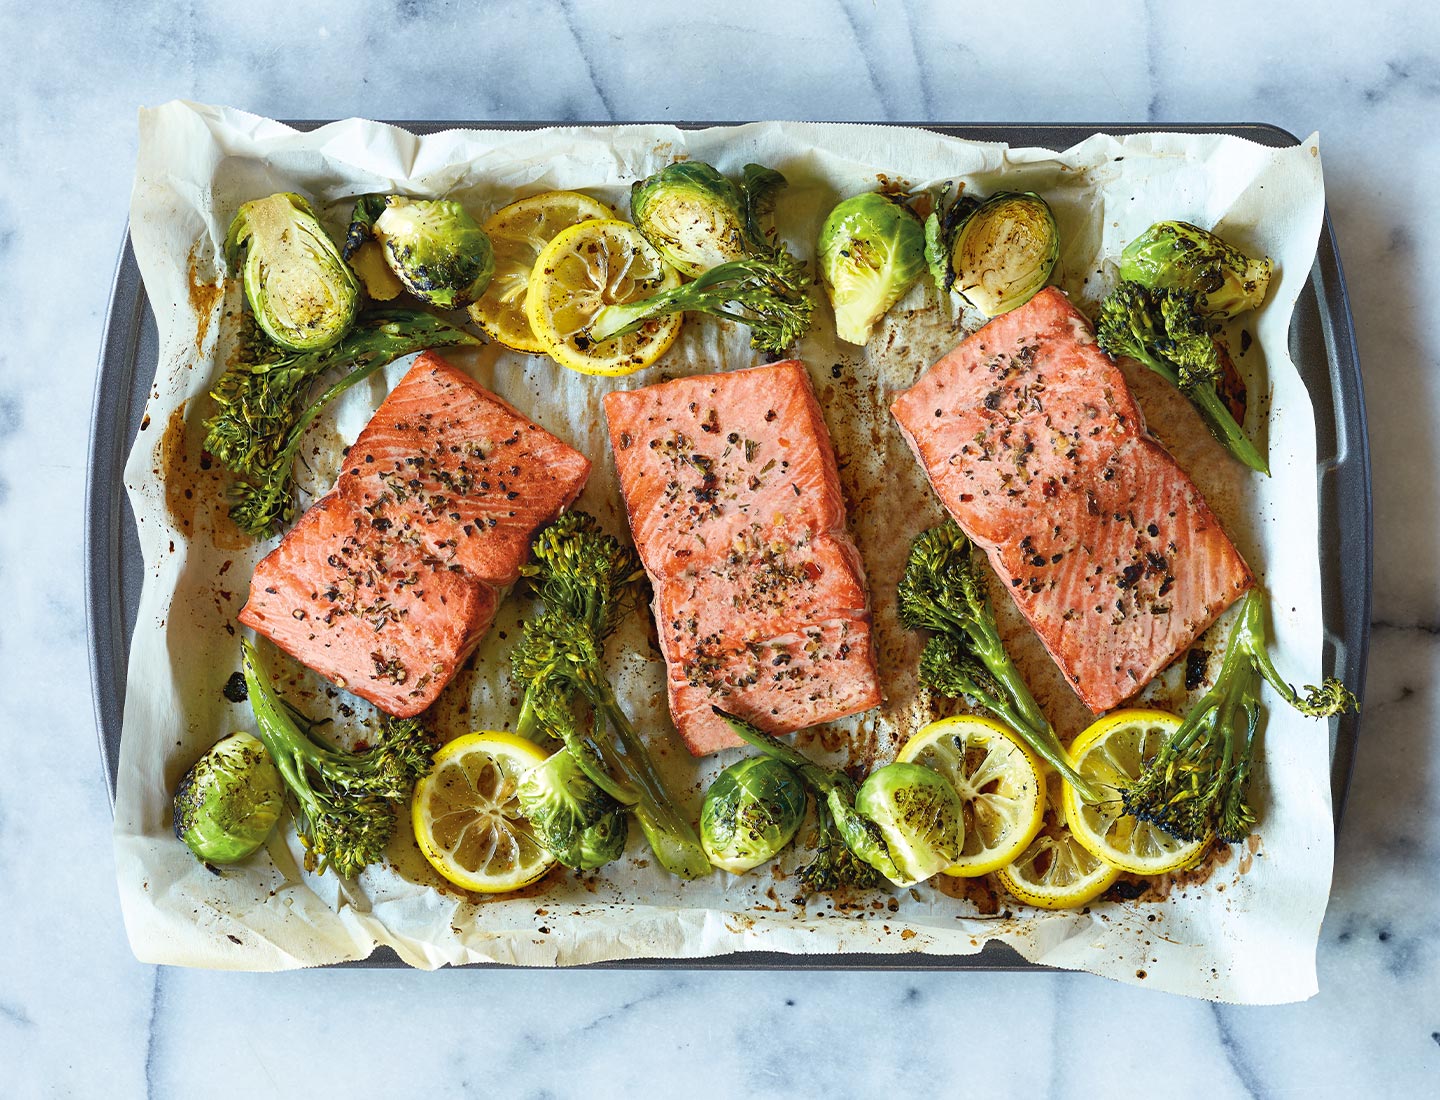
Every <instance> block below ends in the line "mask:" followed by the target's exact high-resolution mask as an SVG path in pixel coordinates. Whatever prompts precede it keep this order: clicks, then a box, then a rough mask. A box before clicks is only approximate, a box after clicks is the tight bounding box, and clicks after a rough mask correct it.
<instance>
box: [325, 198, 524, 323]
mask: <svg viewBox="0 0 1440 1100" xmlns="http://www.w3.org/2000/svg"><path fill="white" fill-rule="evenodd" d="M372 237H373V239H374V240H376V241H378V242H379V244H380V247H381V249H382V250H383V252H384V254H385V262H386V263H387V264H388V265H389V267H390V270H391V271H392V272H394V273H395V275H396V277H397V278H399V280H400V281H401V282H402V283H403V284H404V285H405V289H406V290H408V291H409V292H410V293H411V294H413V295H414V296H415V297H416V298H419V299H420V300H421V301H422V302H427V303H429V304H430V305H432V306H438V307H439V308H441V309H459V308H460V307H462V306H467V305H469V304H470V303H471V302H473V301H474V300H475V299H476V298H478V297H480V295H482V294H484V293H485V288H486V287H487V286H489V285H490V279H491V278H492V277H493V276H494V274H495V251H494V249H493V248H492V247H491V244H490V238H489V236H487V235H486V233H485V230H484V229H482V228H481V227H480V223H479V222H477V221H476V220H475V219H474V218H472V217H471V216H470V214H469V212H467V211H466V209H465V208H464V207H463V206H461V205H460V204H459V203H458V202H448V201H445V200H442V199H408V198H405V197H403V196H401V195H384V196H380V195H366V196H363V197H362V198H360V199H358V200H357V201H356V203H355V212H354V214H353V215H352V217H351V219H350V230H349V232H348V233H347V234H346V237H345V258H346V259H352V258H357V257H358V256H360V255H362V254H363V249H364V247H365V244H366V242H367V241H368V240H370V239H371V238H372ZM357 262H363V261H362V260H359V259H358V258H357ZM377 283H378V281H377ZM382 293H383V291H382Z"/></svg>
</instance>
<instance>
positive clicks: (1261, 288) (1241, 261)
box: [1120, 222, 1274, 318]
mask: <svg viewBox="0 0 1440 1100" xmlns="http://www.w3.org/2000/svg"><path fill="white" fill-rule="evenodd" d="M1273 268H1274V265H1273V264H1272V263H1271V261H1270V259H1269V257H1262V258H1261V259H1258V260H1252V259H1251V258H1250V257H1249V256H1247V255H1245V253H1243V252H1241V251H1240V250H1239V249H1238V248H1232V247H1231V246H1230V245H1228V244H1226V243H1225V242H1224V241H1222V240H1221V239H1220V238H1219V237H1217V236H1216V235H1215V234H1214V233H1207V232H1206V231H1205V230H1203V229H1201V228H1200V227H1199V226H1195V225H1191V224H1190V223H1189V222H1156V223H1155V224H1154V225H1152V226H1151V227H1150V228H1149V229H1147V230H1145V232H1144V233H1142V234H1140V236H1138V237H1136V238H1135V239H1134V240H1133V241H1131V242H1130V243H1129V244H1128V245H1127V246H1126V247H1125V251H1124V252H1122V253H1121V254H1120V277H1121V278H1122V279H1126V280H1128V281H1130V282H1135V283H1140V284H1141V285H1142V286H1146V287H1150V288H1151V289H1154V290H1178V291H1182V292H1185V293H1189V294H1193V295H1194V296H1195V305H1196V307H1197V308H1198V309H1199V310H1200V312H1201V313H1203V314H1205V315H1206V316H1207V317H1214V318H1227V317H1234V316H1236V315H1238V314H1241V313H1244V312H1245V311H1246V310H1251V309H1255V308H1256V307H1257V306H1259V305H1260V304H1261V303H1262V302H1264V301H1265V294H1266V292H1267V291H1268V290H1269V289H1270V274H1271V271H1272V269H1273Z"/></svg>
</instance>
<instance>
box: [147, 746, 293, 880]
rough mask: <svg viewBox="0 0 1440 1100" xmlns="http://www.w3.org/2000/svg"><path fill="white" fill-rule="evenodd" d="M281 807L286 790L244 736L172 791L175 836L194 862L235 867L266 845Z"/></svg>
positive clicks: (213, 753)
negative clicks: (190, 852) (233, 865)
mask: <svg viewBox="0 0 1440 1100" xmlns="http://www.w3.org/2000/svg"><path fill="white" fill-rule="evenodd" d="M284 805H285V788H284V787H283V786H281V783H280V773H279V772H278V771H276V770H275V764H274V762H273V761H272V760H271V759H270V756H269V754H268V753H266V751H265V746H264V745H262V744H261V743H260V742H259V741H257V740H255V738H253V737H251V736H250V735H249V734H248V733H232V734H230V736H228V737H222V738H221V739H220V740H219V741H217V742H215V744H214V745H213V746H211V748H210V751H209V752H207V753H206V754H205V755H204V756H202V757H201V758H200V759H199V760H197V761H195V764H194V766H193V767H192V768H191V769H190V770H189V771H188V772H186V773H185V776H184V778H182V779H181V780H180V785H179V786H178V787H176V788H175V808H174V827H175V835H176V836H177V837H179V838H180V839H181V840H183V841H184V842H185V845H186V847H188V848H189V849H190V850H191V851H192V852H194V853H195V856H196V858H197V859H201V860H204V861H205V862H206V863H236V862H238V861H240V860H242V859H244V858H246V857H247V856H249V855H252V854H253V853H254V852H255V851H256V850H257V849H259V847H260V846H261V845H262V844H264V843H265V839H266V838H267V837H268V836H269V835H270V833H271V831H272V830H273V829H274V828H275V822H276V821H278V820H279V818H280V811H281V809H283V808H284Z"/></svg>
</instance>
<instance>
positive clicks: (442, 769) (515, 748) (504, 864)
mask: <svg viewBox="0 0 1440 1100" xmlns="http://www.w3.org/2000/svg"><path fill="white" fill-rule="evenodd" d="M544 759H545V753H544V752H542V751H541V750H540V749H539V748H537V747H536V746H535V745H533V744H531V743H530V742H529V741H526V740H525V739H524V738H523V737H516V736H515V735H514V734H513V733H488V732H487V733H467V734H466V735H465V736H463V737H457V738H455V740H453V741H451V742H450V743H449V744H447V745H445V746H443V747H442V748H441V749H440V751H439V752H437V753H436V754H435V766H434V767H433V768H432V769H431V770H430V774H429V775H427V776H426V777H425V778H424V779H422V780H420V782H419V783H417V784H416V785H415V795H414V798H413V799H412V801H411V803H410V817H411V821H412V822H413V824H414V826H415V840H416V841H417V842H418V843H419V845H420V851H421V852H423V853H424V854H425V858H426V859H428V860H429V861H430V865H431V866H432V867H434V868H435V870H437V871H439V872H440V873H441V874H442V875H444V876H445V877H446V878H447V879H449V880H450V881H451V882H453V883H454V884H455V885H456V886H460V887H462V888H464V889H466V890H473V891H475V892H476V893H481V894H499V893H503V892H504V891H506V890H516V889H519V888H520V887H521V886H526V885H529V884H530V883H532V882H534V881H535V880H536V879H538V878H539V877H540V876H541V875H543V874H544V873H545V872H546V871H548V870H550V868H551V867H552V866H553V865H554V863H555V860H554V857H552V856H551V855H550V853H549V852H547V851H546V850H545V849H544V848H542V847H541V846H540V842H539V841H538V840H536V839H535V835H534V833H533V832H531V830H530V824H529V822H527V821H526V820H525V818H524V817H523V816H522V815H521V813H520V803H519V800H518V799H517V798H516V794H515V792H516V789H517V788H518V787H519V785H520V777H521V776H523V775H524V774H525V772H526V771H527V770H529V769H530V768H533V767H534V766H535V765H536V764H539V763H541V762H542V761H544Z"/></svg>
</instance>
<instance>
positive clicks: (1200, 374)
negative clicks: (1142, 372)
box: [1095, 282, 1270, 476]
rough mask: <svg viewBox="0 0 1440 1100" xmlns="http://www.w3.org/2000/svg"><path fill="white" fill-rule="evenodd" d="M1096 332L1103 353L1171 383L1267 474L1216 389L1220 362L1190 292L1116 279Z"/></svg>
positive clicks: (1230, 446) (1237, 452)
mask: <svg viewBox="0 0 1440 1100" xmlns="http://www.w3.org/2000/svg"><path fill="white" fill-rule="evenodd" d="M1095 337H1096V340H1097V341H1098V342H1099V344H1100V347H1101V348H1102V349H1103V350H1104V351H1105V353H1106V354H1107V355H1111V356H1114V357H1116V358H1118V357H1120V356H1122V355H1123V356H1128V357H1129V358H1131V359H1134V360H1136V361H1137V362H1140V363H1143V364H1145V366H1147V367H1149V368H1150V369H1151V370H1152V371H1154V372H1155V373H1156V374H1158V375H1159V376H1160V377H1161V378H1164V379H1165V380H1166V381H1167V382H1169V383H1170V384H1171V385H1172V386H1174V387H1176V388H1177V389H1178V390H1179V391H1180V392H1181V393H1183V394H1184V395H1185V396H1186V397H1188V398H1189V399H1190V403H1191V404H1192V405H1194V406H1195V408H1196V409H1197V410H1198V411H1199V413H1200V415H1201V417H1203V418H1204V420H1205V423H1206V425H1207V426H1208V427H1209V429H1210V433H1211V434H1212V435H1214V436H1215V438H1216V439H1218V440H1219V441H1220V442H1221V443H1223V444H1225V448H1226V450H1228V451H1229V452H1230V453H1231V454H1232V455H1234V456H1235V457H1236V458H1237V459H1239V460H1240V461H1241V462H1243V463H1244V464H1245V465H1246V466H1249V467H1250V469H1252V470H1256V471H1258V472H1260V473H1262V474H1265V475H1267V476H1268V475H1269V473H1270V465H1269V463H1267V462H1266V461H1265V456H1264V455H1262V454H1261V453H1260V451H1259V450H1258V449H1257V448H1256V446H1255V444H1253V443H1252V442H1250V437H1249V436H1247V435H1246V434H1245V429H1244V428H1243V427H1241V426H1240V424H1238V423H1237V422H1236V420H1235V417H1234V416H1233V415H1232V414H1231V412H1230V409H1229V408H1228V407H1227V406H1226V403H1225V399H1224V397H1222V396H1221V394H1220V392H1219V389H1218V387H1219V385H1220V384H1221V383H1222V382H1223V380H1224V363H1223V360H1222V359H1221V356H1220V351H1219V349H1218V348H1217V346H1216V344H1215V339H1214V337H1213V336H1212V335H1211V334H1210V329H1209V327H1208V326H1207V325H1206V323H1205V319H1204V318H1203V317H1202V316H1201V315H1200V313H1199V311H1198V310H1197V308H1196V306H1195V296H1194V295H1193V294H1191V293H1190V292H1188V291H1183V290H1152V289H1150V288H1149V287H1144V286H1141V285H1140V284H1139V283H1130V282H1124V283H1121V284H1120V285H1119V286H1117V287H1116V288H1115V289H1114V290H1113V291H1111V292H1110V294H1109V296H1108V297H1106V299H1105V300H1104V301H1103V302H1101V303H1100V313H1099V317H1098V319H1097V320H1096V324H1095Z"/></svg>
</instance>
